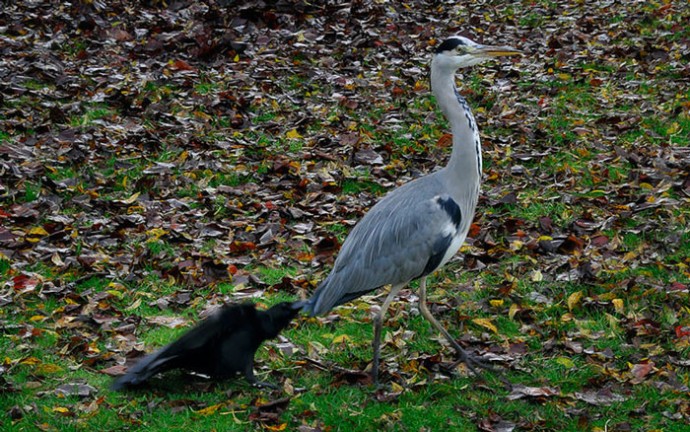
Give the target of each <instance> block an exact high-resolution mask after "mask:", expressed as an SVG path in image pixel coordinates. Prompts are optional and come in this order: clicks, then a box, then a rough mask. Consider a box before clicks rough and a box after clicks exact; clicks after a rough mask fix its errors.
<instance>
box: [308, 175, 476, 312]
mask: <svg viewBox="0 0 690 432" xmlns="http://www.w3.org/2000/svg"><path fill="white" fill-rule="evenodd" d="M447 169H448V168H444V169H442V170H441V171H437V172H435V173H433V174H431V175H428V176H425V177H421V178H419V179H417V180H414V181H412V182H410V183H407V184H405V185H403V186H401V187H400V188H398V189H395V190H393V191H392V192H390V193H389V194H388V195H386V196H385V197H384V198H383V199H382V200H381V201H379V202H378V203H377V204H376V205H375V206H374V207H372V208H371V210H370V211H369V212H368V213H367V214H366V216H364V218H363V219H362V220H361V221H360V222H359V223H358V224H357V225H356V226H355V228H354V229H353V230H352V232H351V233H350V235H349V236H348V237H347V239H346V241H345V243H344V244H343V247H342V249H341V250H340V253H339V254H338V258H337V259H336V262H335V265H334V267H333V270H332V271H331V273H330V274H329V275H328V277H327V278H326V279H325V280H324V281H323V282H322V283H321V285H320V286H319V289H318V291H317V292H316V293H315V294H314V296H313V297H312V299H311V301H312V302H313V303H312V304H311V305H310V306H311V308H313V309H311V310H310V312H311V313H312V314H314V315H319V314H322V313H324V312H327V311H329V310H330V309H332V308H333V307H334V306H338V305H340V304H343V303H346V302H348V301H349V300H352V299H354V298H357V297H359V296H361V295H364V294H367V293H369V292H371V291H373V290H375V289H377V288H380V287H382V286H384V285H389V284H390V285H399V284H407V283H408V282H409V281H411V280H414V279H417V278H419V277H421V276H425V275H427V274H429V273H432V272H433V271H435V270H436V269H437V268H439V267H441V266H443V265H444V264H445V263H446V262H448V260H450V258H451V257H452V256H453V255H454V254H455V253H456V252H457V251H458V249H459V248H460V246H461V245H462V243H463V241H464V240H465V237H466V236H467V231H468V230H469V227H470V223H471V217H472V215H473V214H474V209H475V206H476V203H477V190H462V188H456V189H455V190H453V189H449V188H448V187H447V186H448V185H447V184H445V179H446V178H447V177H448V176H447V174H446V173H445V172H444V170H447ZM449 191H453V192H455V193H453V194H450V193H448V192H449ZM461 196H464V199H463V198H461ZM459 203H463V204H464V205H460V204H459ZM338 287H347V290H339V289H336V288H338Z"/></svg>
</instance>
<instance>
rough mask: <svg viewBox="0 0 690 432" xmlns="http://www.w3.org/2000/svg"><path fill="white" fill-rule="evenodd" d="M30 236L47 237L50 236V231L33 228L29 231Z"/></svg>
mask: <svg viewBox="0 0 690 432" xmlns="http://www.w3.org/2000/svg"><path fill="white" fill-rule="evenodd" d="M28 234H29V235H31V236H45V235H48V231H46V230H45V229H43V227H35V228H31V229H30V230H29V232H28Z"/></svg>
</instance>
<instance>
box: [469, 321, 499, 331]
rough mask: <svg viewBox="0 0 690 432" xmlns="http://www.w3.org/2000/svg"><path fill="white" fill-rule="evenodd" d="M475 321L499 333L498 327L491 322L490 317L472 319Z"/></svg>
mask: <svg viewBox="0 0 690 432" xmlns="http://www.w3.org/2000/svg"><path fill="white" fill-rule="evenodd" d="M472 322H473V323H475V324H477V325H478V326H482V327H484V328H487V329H489V330H491V331H492V332H494V333H498V329H497V328H496V326H495V325H494V324H493V323H492V322H491V320H490V319H488V318H475V319H473V320H472Z"/></svg>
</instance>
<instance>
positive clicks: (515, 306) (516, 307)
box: [508, 303, 520, 319]
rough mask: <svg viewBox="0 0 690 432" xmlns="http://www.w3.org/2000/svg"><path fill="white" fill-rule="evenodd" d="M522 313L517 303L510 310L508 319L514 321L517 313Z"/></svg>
mask: <svg viewBox="0 0 690 432" xmlns="http://www.w3.org/2000/svg"><path fill="white" fill-rule="evenodd" d="M519 311H520V306H518V305H517V304H516V303H513V304H512V305H510V309H508V318H510V319H513V317H514V316H515V314H516V313H518V312H519Z"/></svg>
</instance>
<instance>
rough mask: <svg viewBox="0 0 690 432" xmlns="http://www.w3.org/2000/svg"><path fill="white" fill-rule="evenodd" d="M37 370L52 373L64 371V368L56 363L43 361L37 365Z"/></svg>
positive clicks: (42, 372)
mask: <svg viewBox="0 0 690 432" xmlns="http://www.w3.org/2000/svg"><path fill="white" fill-rule="evenodd" d="M36 372H38V373H41V374H52V373H57V372H62V368H61V367H60V366H58V365H56V364H52V363H43V364H40V365H38V366H36Z"/></svg>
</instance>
